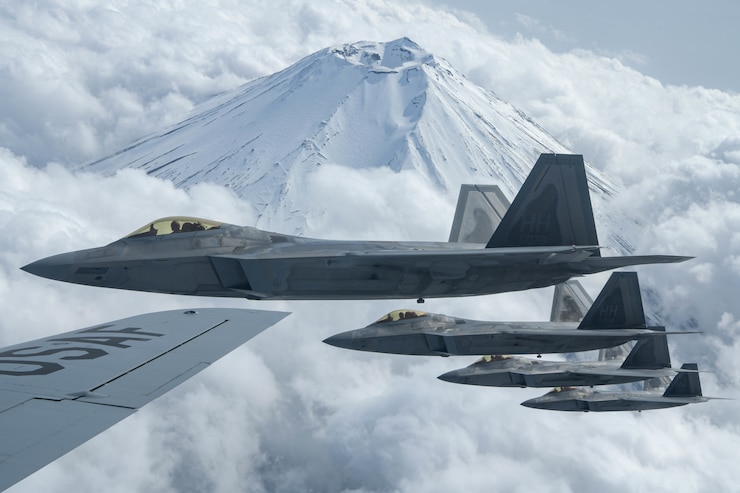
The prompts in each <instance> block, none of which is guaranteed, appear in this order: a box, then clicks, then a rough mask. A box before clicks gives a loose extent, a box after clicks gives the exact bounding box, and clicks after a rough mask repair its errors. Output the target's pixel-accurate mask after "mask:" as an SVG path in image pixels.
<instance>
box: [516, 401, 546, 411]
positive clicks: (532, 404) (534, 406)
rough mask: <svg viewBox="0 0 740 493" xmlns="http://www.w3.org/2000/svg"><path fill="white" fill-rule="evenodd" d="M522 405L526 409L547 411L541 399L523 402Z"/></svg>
mask: <svg viewBox="0 0 740 493" xmlns="http://www.w3.org/2000/svg"><path fill="white" fill-rule="evenodd" d="M521 405H522V406H524V407H529V408H532V409H545V407H544V406H543V405H542V403H541V402H540V401H539V399H529V400H527V401H524V402H522V403H521Z"/></svg>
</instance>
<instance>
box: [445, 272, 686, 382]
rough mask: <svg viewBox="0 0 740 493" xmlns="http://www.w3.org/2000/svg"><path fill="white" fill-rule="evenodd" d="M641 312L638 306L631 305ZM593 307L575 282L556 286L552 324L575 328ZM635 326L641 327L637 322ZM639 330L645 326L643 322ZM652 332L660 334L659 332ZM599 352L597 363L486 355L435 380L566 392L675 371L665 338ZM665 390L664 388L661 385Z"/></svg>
mask: <svg viewBox="0 0 740 493" xmlns="http://www.w3.org/2000/svg"><path fill="white" fill-rule="evenodd" d="M633 302H634V303H635V305H636V306H637V305H638V304H639V306H640V308H639V309H637V311H636V314H637V315H636V317H639V313H641V312H642V300H641V299H639V298H638V299H635V300H633ZM591 305H592V302H591V299H590V297H589V296H588V294H587V293H586V291H585V290H584V289H583V286H581V284H580V283H579V282H578V281H568V282H565V283H563V284H558V285H557V286H556V287H555V293H554V295H553V303H552V312H551V315H550V321H552V322H560V321H571V322H578V321H580V320H581V319H583V317H584V316H585V314H586V312H587V311H588V308H589V307H590V306H591ZM635 322H639V320H638V319H636V320H635ZM642 324H644V325H647V323H646V321H645V320H644V318H643V319H642ZM653 330H661V331H664V329H663V328H662V327H654V328H653ZM628 345H629V344H624V345H622V346H616V347H613V348H605V349H601V350H600V351H599V358H598V361H578V362H572V361H543V360H540V359H537V360H534V359H531V358H525V357H521V356H510V355H486V356H483V357H482V358H480V359H479V360H478V361H476V362H475V363H473V364H472V365H470V366H468V367H466V368H461V369H459V370H452V371H449V372H447V373H445V374H444V375H440V376H439V377H438V378H439V379H440V380H444V381H447V382H452V383H462V384H468V385H484V386H490V387H568V386H578V385H585V386H593V385H611V384H621V383H628V382H636V381H640V380H648V379H660V378H664V377H667V378H668V380H670V378H671V377H673V376H674V375H675V373H676V372H677V371H678V370H674V369H672V368H671V356H670V354H669V351H668V340H667V338H666V336H665V335H663V336H657V337H651V338H648V339H642V340H640V341H638V342H637V343H636V344H635V345H633V346H632V348H631V351H630V350H629V349H627V346H628ZM663 386H665V384H664V385H663Z"/></svg>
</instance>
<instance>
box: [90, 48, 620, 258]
mask: <svg viewBox="0 0 740 493" xmlns="http://www.w3.org/2000/svg"><path fill="white" fill-rule="evenodd" d="M542 152H558V153H569V152H571V151H570V150H569V149H566V148H565V147H564V146H562V145H561V144H560V143H558V142H557V141H556V140H555V139H554V138H553V137H552V136H551V135H549V134H548V133H547V132H546V131H545V130H544V129H542V128H541V127H539V126H538V125H537V124H536V123H534V122H533V121H532V120H531V119H529V118H528V117H527V116H526V115H524V114H523V113H522V112H521V111H519V110H517V109H516V108H514V107H513V106H511V105H510V104H508V103H506V102H504V101H502V100H500V99H499V98H497V97H496V96H495V95H494V94H492V93H491V92H489V91H487V90H485V89H482V88H480V87H478V86H476V85H475V84H473V83H471V82H470V81H469V80H467V79H466V78H465V77H464V76H463V75H461V74H460V73H459V72H457V71H456V70H455V69H454V68H453V67H452V66H450V65H449V63H447V62H446V61H445V60H442V59H438V58H436V57H434V56H433V55H431V54H429V53H427V52H425V51H424V50H423V49H422V48H420V47H419V46H418V45H417V44H415V43H414V42H413V41H411V40H409V39H407V38H402V39H398V40H395V41H391V42H387V43H374V42H357V43H354V44H346V45H343V46H338V47H330V48H327V49H324V50H321V51H319V52H317V53H314V54H312V55H310V56H308V57H306V58H304V59H302V60H300V61H298V62H297V63H295V64H294V65H292V66H290V67H288V68H286V69H285V70H283V71H281V72H278V73H276V74H273V75H271V76H268V77H264V78H260V79H257V80H254V81H252V82H250V83H247V84H245V85H244V86H242V87H240V88H239V89H237V90H235V91H232V92H229V93H224V94H221V95H219V96H217V97H214V98H213V99H212V100H210V101H209V102H207V103H205V104H203V105H201V106H200V107H198V108H196V110H195V111H194V112H193V114H192V115H191V116H190V117H189V118H188V119H187V120H185V121H183V122H181V123H180V124H177V125H175V126H174V127H172V128H170V129H167V130H166V131H164V132H162V133H160V134H156V135H152V136H149V137H146V138H144V139H141V140H139V141H138V142H135V143H134V144H132V145H131V146H129V147H127V148H125V149H123V150H122V151H120V152H118V153H116V154H114V155H112V156H108V157H106V158H103V159H101V160H98V161H95V162H92V163H88V164H86V165H83V166H82V169H83V170H87V171H100V172H106V173H111V172H114V171H115V170H117V169H120V168H138V169H142V170H145V171H146V172H147V173H149V174H152V175H154V176H158V177H161V178H167V179H170V180H172V181H173V182H174V183H175V184H176V186H178V187H188V186H191V185H193V184H195V183H199V182H202V181H209V182H214V183H217V184H221V185H224V186H226V187H228V188H231V189H233V190H234V191H235V192H236V193H237V194H238V195H239V196H241V197H243V198H246V199H247V200H250V201H251V202H252V205H253V206H254V207H255V209H256V210H255V212H256V215H257V217H260V222H259V224H258V226H260V227H263V228H267V229H278V230H280V231H282V232H286V233H304V232H305V231H306V229H307V227H306V226H307V224H306V223H307V218H310V217H312V216H316V215H320V214H322V210H325V209H326V208H327V207H330V206H331V205H330V204H327V203H324V204H317V203H311V202H310V199H309V198H307V197H310V194H306V193H303V192H305V190H306V187H308V186H309V180H310V178H311V175H312V174H313V173H316V172H317V171H318V170H319V169H320V168H321V167H322V166H324V165H339V166H342V167H347V168H350V169H354V170H363V169H364V170H367V169H377V168H385V169H388V170H392V171H393V172H396V173H401V172H402V171H415V172H416V173H418V174H419V175H420V176H422V177H424V179H425V180H426V182H427V183H428V184H429V186H430V187H433V188H434V189H435V190H437V191H438V193H439V194H441V195H443V196H444V200H448V201H450V202H452V201H453V200H454V198H455V196H456V194H457V191H458V189H459V186H460V184H462V183H495V184H498V185H499V186H501V187H502V189H503V190H504V193H505V194H506V195H507V196H508V197H509V198H512V197H513V196H514V194H515V193H516V191H517V190H518V188H519V186H520V185H521V183H522V181H523V180H524V178H525V177H526V175H527V173H528V172H529V170H530V169H531V167H532V165H533V164H534V162H535V161H536V160H537V157H538V156H539V154H540V153H542ZM589 182H590V186H591V194H592V201H593V203H594V209H595V212H596V221H597V226H598V228H599V231H600V233H601V238H602V243H603V244H606V245H609V246H612V247H615V248H616V249H617V250H618V251H619V252H621V253H626V252H629V251H631V250H632V247H631V243H630V242H629V241H628V240H627V239H626V238H630V234H629V233H630V232H631V231H632V230H633V228H632V225H631V223H630V222H629V221H627V220H626V219H624V218H623V217H622V216H621V215H619V214H618V213H617V212H615V211H610V210H608V208H607V205H606V202H608V199H609V197H610V196H611V195H613V194H614V193H615V187H614V186H613V185H612V184H611V183H610V182H609V181H608V180H607V179H606V178H605V177H604V176H603V175H601V174H600V173H599V172H598V171H597V170H594V169H593V168H590V167H589ZM216 219H217V218H216ZM308 229H309V230H310V227H309V228H308ZM605 233H606V234H605ZM439 239H440V240H442V239H443V238H439ZM605 240H606V241H605Z"/></svg>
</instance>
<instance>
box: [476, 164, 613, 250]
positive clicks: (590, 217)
mask: <svg viewBox="0 0 740 493" xmlns="http://www.w3.org/2000/svg"><path fill="white" fill-rule="evenodd" d="M598 244H599V240H598V238H597V236H596V224H595V223H594V214H593V210H592V209H591V197H590V195H589V192H588V182H587V180H586V168H585V166H584V164H583V156H580V155H572V154H541V155H540V158H539V159H538V160H537V162H536V163H535V165H534V167H533V168H532V171H531V172H530V173H529V176H528V177H527V179H526V180H525V181H524V184H523V185H522V188H521V189H520V190H519V193H518V194H517V195H516V197H515V198H514V202H512V204H511V207H509V210H508V211H507V212H506V214H505V215H504V217H503V219H502V220H501V224H499V226H498V228H496V231H495V232H494V233H493V236H491V239H490V241H489V242H488V244H487V245H486V247H487V248H507V247H532V246H571V245H576V246H596V245H598ZM593 255H594V256H599V255H600V254H599V252H598V250H596V251H595V252H594V254H593Z"/></svg>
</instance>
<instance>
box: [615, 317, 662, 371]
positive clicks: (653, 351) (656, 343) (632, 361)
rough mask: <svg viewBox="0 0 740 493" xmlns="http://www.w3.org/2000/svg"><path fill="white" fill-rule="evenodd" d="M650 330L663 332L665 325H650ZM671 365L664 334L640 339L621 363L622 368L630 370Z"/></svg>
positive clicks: (652, 368)
mask: <svg viewBox="0 0 740 493" xmlns="http://www.w3.org/2000/svg"><path fill="white" fill-rule="evenodd" d="M652 330H655V331H660V332H665V327H652ZM670 367H671V355H670V354H669V352H668V338H667V337H666V336H665V334H663V335H660V336H655V337H648V338H646V339H640V340H639V341H637V344H635V347H633V348H632V351H630V354H629V355H628V356H627V358H626V359H625V360H624V363H622V368H624V369H631V370H645V369H649V370H657V369H659V368H670Z"/></svg>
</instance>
